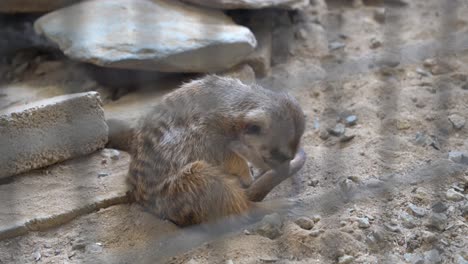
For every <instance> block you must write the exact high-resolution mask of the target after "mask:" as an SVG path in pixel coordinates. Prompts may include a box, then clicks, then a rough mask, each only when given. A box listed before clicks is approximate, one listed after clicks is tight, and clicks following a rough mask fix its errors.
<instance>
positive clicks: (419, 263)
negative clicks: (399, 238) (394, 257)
mask: <svg viewBox="0 0 468 264" xmlns="http://www.w3.org/2000/svg"><path fill="white" fill-rule="evenodd" d="M403 257H404V258H405V260H406V261H407V262H409V263H411V264H424V256H423V255H422V254H417V253H406V254H405V255H404V256H403Z"/></svg>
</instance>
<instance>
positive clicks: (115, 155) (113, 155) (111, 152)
mask: <svg viewBox="0 0 468 264" xmlns="http://www.w3.org/2000/svg"><path fill="white" fill-rule="evenodd" d="M101 155H102V156H103V157H105V158H110V159H111V160H118V159H120V151H118V150H116V149H103V150H102V152H101Z"/></svg>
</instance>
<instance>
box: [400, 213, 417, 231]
mask: <svg viewBox="0 0 468 264" xmlns="http://www.w3.org/2000/svg"><path fill="white" fill-rule="evenodd" d="M400 219H401V224H402V225H403V226H404V227H406V228H409V229H411V228H414V227H416V219H415V218H414V217H412V216H411V215H410V214H408V213H406V212H401V213H400Z"/></svg>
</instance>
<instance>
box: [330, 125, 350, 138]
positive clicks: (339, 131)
mask: <svg viewBox="0 0 468 264" xmlns="http://www.w3.org/2000/svg"><path fill="white" fill-rule="evenodd" d="M345 130H346V128H345V126H344V125H343V124H336V126H335V127H334V128H333V129H329V130H328V133H330V134H331V135H333V136H336V137H339V136H341V135H343V134H344V133H345Z"/></svg>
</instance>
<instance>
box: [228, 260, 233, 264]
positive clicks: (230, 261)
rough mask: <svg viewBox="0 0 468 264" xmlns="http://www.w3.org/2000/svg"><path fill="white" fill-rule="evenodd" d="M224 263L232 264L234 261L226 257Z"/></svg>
mask: <svg viewBox="0 0 468 264" xmlns="http://www.w3.org/2000/svg"><path fill="white" fill-rule="evenodd" d="M226 264H234V262H233V261H232V259H228V260H226Z"/></svg>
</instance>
